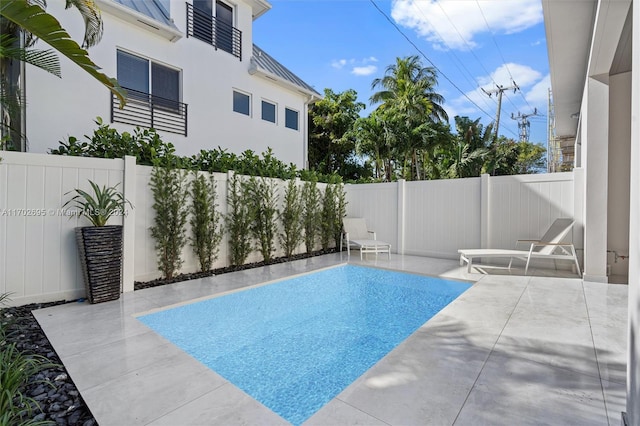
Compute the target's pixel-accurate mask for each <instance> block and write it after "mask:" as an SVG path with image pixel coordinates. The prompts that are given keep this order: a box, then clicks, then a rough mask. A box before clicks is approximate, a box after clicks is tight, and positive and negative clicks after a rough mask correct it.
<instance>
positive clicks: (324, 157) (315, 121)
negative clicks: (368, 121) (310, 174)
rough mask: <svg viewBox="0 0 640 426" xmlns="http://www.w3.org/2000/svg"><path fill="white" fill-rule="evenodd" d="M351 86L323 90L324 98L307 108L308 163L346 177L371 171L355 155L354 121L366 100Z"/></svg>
mask: <svg viewBox="0 0 640 426" xmlns="http://www.w3.org/2000/svg"><path fill="white" fill-rule="evenodd" d="M357 97H358V94H357V93H356V91H355V90H353V89H350V90H346V91H344V92H342V93H334V92H333V91H332V90H331V89H325V90H324V98H323V99H321V100H320V101H318V102H316V103H314V104H313V105H312V106H311V107H310V108H309V167H310V168H311V169H314V170H317V171H319V172H321V173H326V174H332V173H339V174H340V175H342V176H344V177H345V178H347V179H358V178H359V177H362V176H363V175H364V176H368V175H370V171H369V170H367V169H366V168H365V167H363V165H362V164H361V163H360V162H359V161H358V159H357V158H356V156H355V149H354V148H355V138H354V134H353V132H352V130H353V125H354V123H355V122H356V120H357V119H358V117H359V113H360V111H362V110H363V109H364V107H365V104H363V103H362V102H358V101H357Z"/></svg>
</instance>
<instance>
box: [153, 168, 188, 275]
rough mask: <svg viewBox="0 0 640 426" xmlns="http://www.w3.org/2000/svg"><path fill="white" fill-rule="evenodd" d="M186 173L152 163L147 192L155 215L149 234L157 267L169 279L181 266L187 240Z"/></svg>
mask: <svg viewBox="0 0 640 426" xmlns="http://www.w3.org/2000/svg"><path fill="white" fill-rule="evenodd" d="M186 177H187V175H186V172H185V171H184V170H179V169H176V168H173V167H159V166H155V167H154V168H153V172H152V173H151V181H150V186H151V192H152V194H153V210H154V211H155V218H154V222H153V226H151V236H152V237H153V238H154V239H155V241H156V246H155V248H156V253H157V255H158V269H160V271H161V272H162V274H163V276H164V277H165V278H172V277H173V275H174V273H176V272H177V271H178V270H179V269H180V267H181V266H182V263H183V260H182V249H183V247H184V246H185V244H186V243H187V236H186V229H185V225H186V223H187V217H188V213H189V206H188V204H187V196H188V191H187V189H186V183H185V182H186Z"/></svg>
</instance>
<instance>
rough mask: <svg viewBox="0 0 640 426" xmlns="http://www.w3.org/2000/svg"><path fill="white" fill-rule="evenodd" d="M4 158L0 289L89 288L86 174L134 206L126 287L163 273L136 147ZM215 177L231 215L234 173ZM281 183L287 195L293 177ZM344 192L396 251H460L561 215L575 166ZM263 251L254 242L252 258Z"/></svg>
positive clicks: (354, 210)
mask: <svg viewBox="0 0 640 426" xmlns="http://www.w3.org/2000/svg"><path fill="white" fill-rule="evenodd" d="M0 158H2V160H0V293H11V299H12V302H11V303H12V304H15V305H19V304H25V303H31V302H46V301H52V300H62V299H67V300H69V299H74V298H79V297H84V284H83V281H82V273H81V270H80V265H79V261H78V254H77V248H76V243H75V236H74V228H75V227H76V226H86V225H87V224H88V222H86V221H85V220H84V219H78V218H76V217H73V216H71V217H70V216H69V215H68V210H67V209H63V204H64V202H65V201H66V200H68V199H69V198H70V197H71V195H68V194H67V195H65V194H66V193H67V192H69V191H72V190H73V189H75V188H82V189H85V190H87V189H89V183H88V180H89V179H90V180H92V181H94V182H96V183H97V184H98V185H109V186H111V185H116V184H118V185H120V186H119V188H122V189H123V191H124V195H125V197H126V198H127V199H128V200H130V201H131V203H132V204H133V206H134V208H133V209H127V214H126V215H125V216H124V217H116V218H112V219H111V222H110V223H112V224H124V261H123V291H131V290H133V282H134V280H135V281H147V280H151V279H154V278H158V277H160V272H159V270H158V268H157V260H156V253H155V242H154V240H153V238H152V237H151V234H150V230H149V229H150V227H151V225H152V222H153V217H154V213H153V209H152V205H153V198H152V195H151V189H150V188H149V180H150V176H151V170H152V168H151V167H148V166H138V165H136V164H135V159H134V158H133V157H127V158H125V159H124V160H120V159H118V160H112V159H96V158H79V157H63V156H56V155H46V154H32V153H14V152H0ZM214 178H215V180H216V183H217V199H218V204H219V207H218V209H219V211H220V213H221V214H223V215H224V214H226V213H227V207H226V196H227V192H226V191H227V181H228V175H227V174H223V173H215V174H214ZM276 185H277V186H278V188H279V191H278V192H279V199H280V202H282V199H283V195H284V186H285V185H286V183H285V182H282V181H279V180H278V181H277V182H276ZM318 186H319V189H321V190H323V189H324V187H325V185H323V184H319V185H318ZM346 194H347V201H348V205H347V214H348V216H357V217H364V218H366V220H367V223H368V225H369V227H370V228H372V229H375V230H376V231H377V234H378V238H379V239H381V240H385V241H388V242H390V243H391V244H392V250H393V251H395V252H398V253H406V254H415V255H423V256H433V257H443V258H456V257H457V253H456V251H457V249H458V248H463V247H464V248H468V247H512V245H513V241H515V239H517V238H524V237H528V236H531V237H533V236H539V235H540V233H541V231H544V230H545V229H546V228H547V227H548V226H549V224H550V223H551V221H553V219H555V218H556V217H560V216H566V217H572V216H573V173H557V174H553V175H525V176H505V177H492V178H490V177H489V176H483V177H481V178H469V179H456V180H441V181H421V182H404V181H400V182H394V183H380V184H366V185H346ZM574 232H575V231H574ZM276 245H277V246H279V245H278V244H276ZM317 248H319V247H317ZM303 250H304V244H302V245H301V247H300V248H299V250H298V252H302V251H303ZM275 255H276V256H280V255H282V251H281V250H278V251H277V252H276V254H275ZM182 257H183V260H184V264H183V266H182V269H181V271H180V272H183V273H188V272H195V271H197V270H198V268H199V265H198V262H197V259H196V257H195V256H194V255H193V252H192V250H191V247H190V246H186V247H185V248H184V250H183V256H182ZM228 257H229V256H228V240H227V239H226V237H225V238H224V239H223V241H222V243H221V245H220V253H219V256H218V260H217V261H216V263H215V264H214V265H213V267H214V268H218V267H222V266H227V265H228V264H229V262H228ZM259 260H261V255H260V254H259V253H258V252H254V253H252V254H251V256H250V257H249V259H247V262H255V261H259Z"/></svg>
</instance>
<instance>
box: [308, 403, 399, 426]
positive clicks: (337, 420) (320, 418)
mask: <svg viewBox="0 0 640 426" xmlns="http://www.w3.org/2000/svg"><path fill="white" fill-rule="evenodd" d="M347 424H348V425H362V426H384V425H388V423H385V422H383V421H382V420H379V419H376V418H375V417H372V416H370V415H369V414H367V413H364V412H362V411H360V410H358V409H357V408H355V407H352V406H350V405H349V404H346V403H345V402H343V401H340V400H339V399H337V398H336V399H334V400H332V401H331V402H329V403H328V404H327V405H325V406H324V407H322V408H321V409H320V411H318V412H317V413H316V414H314V415H313V416H311V417H310V418H309V420H307V421H306V422H304V423H303V425H304V426H327V425H347Z"/></svg>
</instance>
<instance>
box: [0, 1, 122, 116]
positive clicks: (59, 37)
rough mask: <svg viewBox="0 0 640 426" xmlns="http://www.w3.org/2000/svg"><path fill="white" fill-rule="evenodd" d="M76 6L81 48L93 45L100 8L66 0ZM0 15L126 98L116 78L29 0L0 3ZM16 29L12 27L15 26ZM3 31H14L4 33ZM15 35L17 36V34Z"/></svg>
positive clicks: (98, 28)
mask: <svg viewBox="0 0 640 426" xmlns="http://www.w3.org/2000/svg"><path fill="white" fill-rule="evenodd" d="M70 7H75V8H76V9H77V10H78V11H79V12H80V14H81V15H82V17H83V19H84V22H85V35H84V39H83V47H85V48H86V47H90V46H94V45H95V44H97V43H98V42H99V41H100V38H101V37H102V19H101V16H100V10H99V9H98V7H97V6H96V4H95V2H94V1H93V0H66V8H67V9H68V8H70ZM0 16H2V17H3V18H5V19H7V20H8V21H11V22H12V23H13V24H14V25H15V26H17V28H18V29H19V30H21V31H25V32H27V33H28V38H29V39H30V40H35V39H36V38H37V39H39V40H42V41H43V42H45V43H47V44H48V45H50V46H51V47H53V48H54V49H55V50H56V51H57V52H58V53H60V54H61V55H63V56H66V57H67V58H69V59H70V60H71V61H72V62H73V63H75V64H76V65H78V66H79V67H80V68H82V69H83V70H85V71H86V72H87V73H89V75H91V76H92V77H94V78H95V79H96V80H98V81H99V82H100V83H102V84H104V85H105V86H106V87H107V88H109V90H111V91H112V92H113V93H114V94H115V95H116V96H117V97H118V98H119V99H120V102H121V104H124V102H125V101H126V92H125V91H124V89H123V88H122V87H120V85H119V84H118V82H117V80H116V79H114V78H110V77H107V75H105V74H103V73H101V72H100V71H99V69H100V67H98V66H97V65H96V64H95V63H93V61H91V59H90V58H89V54H88V52H87V51H86V50H85V49H83V48H82V47H80V46H79V45H78V43H76V42H75V41H74V40H73V39H72V38H71V36H70V35H69V34H68V33H67V31H66V30H65V29H64V28H62V26H61V25H60V22H58V20H57V19H56V18H55V17H54V16H52V15H50V14H48V13H47V12H46V11H45V10H44V9H43V8H42V7H41V6H40V5H38V4H31V3H30V2H29V1H28V0H12V1H9V2H2V3H1V4H0ZM14 28H15V27H14ZM5 34H14V33H13V32H5ZM16 38H17V37H16ZM46 58H47V61H45V64H51V63H52V62H51V61H50V58H51V56H50V55H47V56H46Z"/></svg>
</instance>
